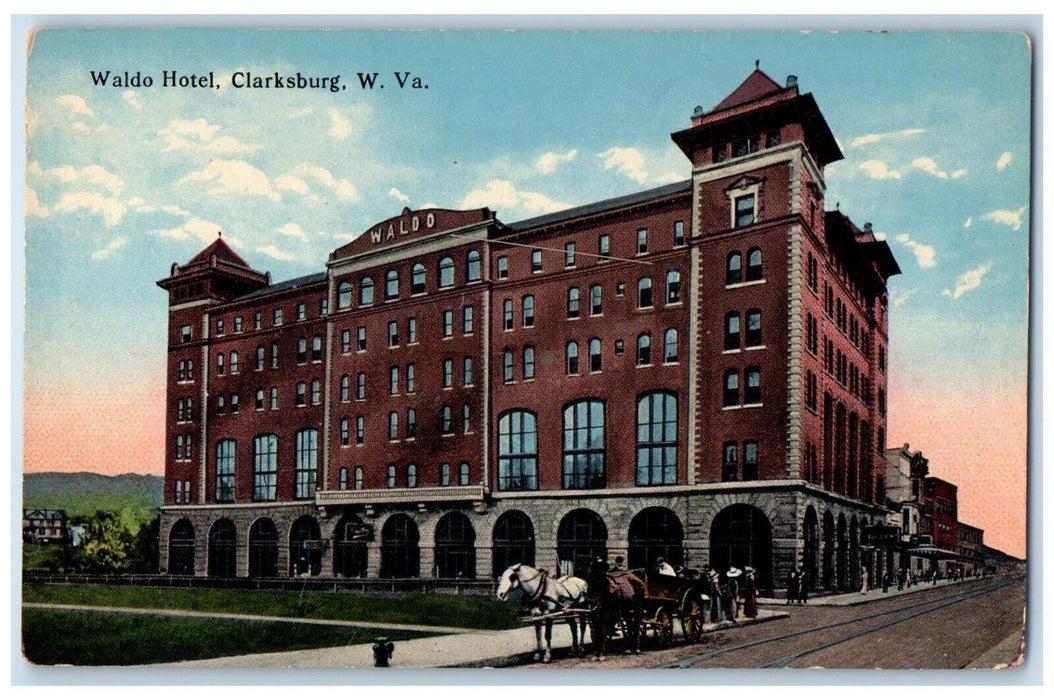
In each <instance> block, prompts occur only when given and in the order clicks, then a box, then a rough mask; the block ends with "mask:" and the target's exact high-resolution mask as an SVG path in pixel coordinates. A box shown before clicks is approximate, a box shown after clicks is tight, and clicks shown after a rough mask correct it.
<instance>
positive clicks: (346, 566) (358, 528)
mask: <svg viewBox="0 0 1054 700" xmlns="http://www.w3.org/2000/svg"><path fill="white" fill-rule="evenodd" d="M370 536H371V532H370V528H366V527H363V524H362V521H361V520H359V518H358V517H357V516H354V515H349V516H347V517H345V518H343V519H342V520H341V521H340V522H339V523H338V524H337V528H336V533H335V540H336V541H335V542H334V545H335V546H334V547H333V573H335V574H340V575H342V576H344V578H365V577H366V572H367V563H368V561H369V547H368V545H367V538H368V537H370Z"/></svg>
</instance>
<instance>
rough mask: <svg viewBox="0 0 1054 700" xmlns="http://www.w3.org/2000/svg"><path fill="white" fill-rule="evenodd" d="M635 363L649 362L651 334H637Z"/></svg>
mask: <svg viewBox="0 0 1054 700" xmlns="http://www.w3.org/2000/svg"><path fill="white" fill-rule="evenodd" d="M637 364H638V365H650V364H651V335H649V334H647V333H641V334H640V335H638V336H637Z"/></svg>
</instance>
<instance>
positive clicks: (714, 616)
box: [706, 566, 722, 623]
mask: <svg viewBox="0 0 1054 700" xmlns="http://www.w3.org/2000/svg"><path fill="white" fill-rule="evenodd" d="M706 577H707V578H708V579H710V622H711V623H717V622H720V621H721V593H722V591H721V579H720V577H719V576H718V573H717V571H716V570H715V569H714V567H712V566H711V567H709V568H707V570H706Z"/></svg>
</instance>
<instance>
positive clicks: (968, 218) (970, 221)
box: [963, 216, 973, 228]
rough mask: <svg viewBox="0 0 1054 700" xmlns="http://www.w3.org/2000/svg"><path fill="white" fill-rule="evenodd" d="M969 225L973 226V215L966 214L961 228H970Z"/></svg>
mask: <svg viewBox="0 0 1054 700" xmlns="http://www.w3.org/2000/svg"><path fill="white" fill-rule="evenodd" d="M971 226H973V217H972V216H968V217H966V222H965V223H964V224H963V228H970V227H971Z"/></svg>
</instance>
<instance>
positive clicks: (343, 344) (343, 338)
mask: <svg viewBox="0 0 1054 700" xmlns="http://www.w3.org/2000/svg"><path fill="white" fill-rule="evenodd" d="M340 351H341V352H342V353H348V352H351V331H349V330H343V331H341V332H340Z"/></svg>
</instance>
